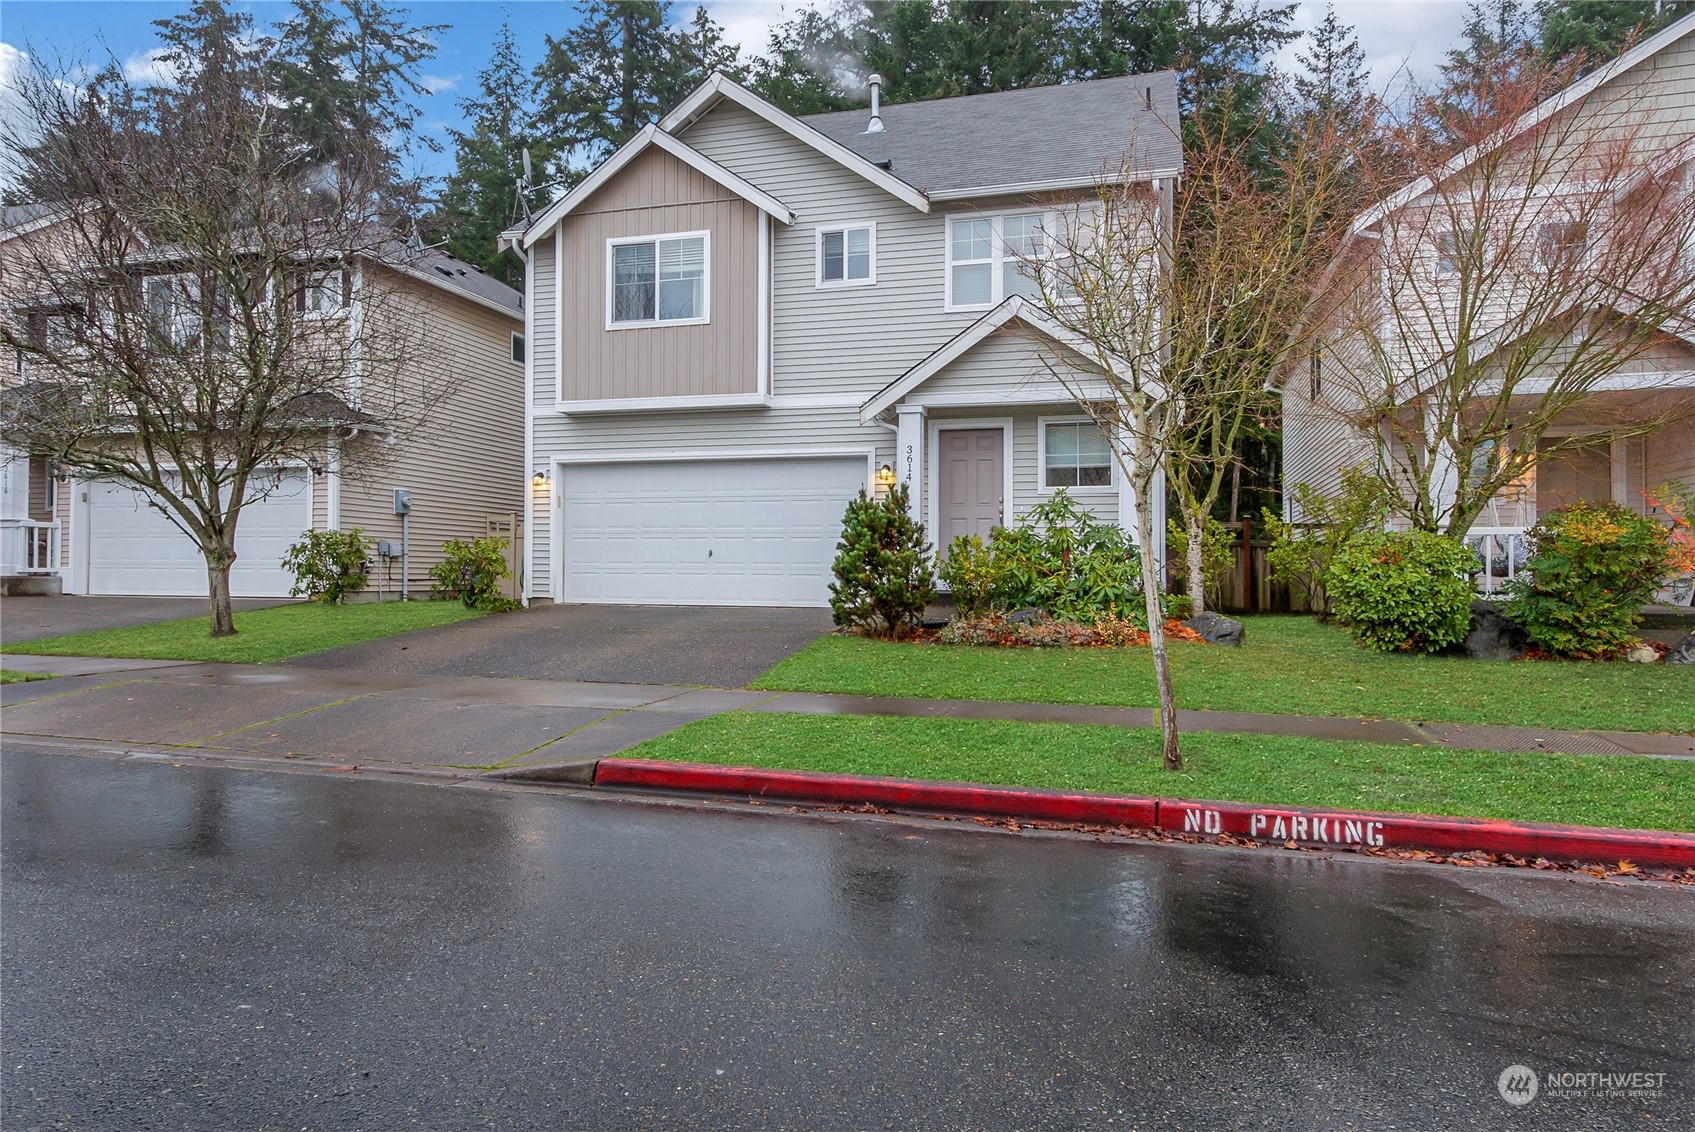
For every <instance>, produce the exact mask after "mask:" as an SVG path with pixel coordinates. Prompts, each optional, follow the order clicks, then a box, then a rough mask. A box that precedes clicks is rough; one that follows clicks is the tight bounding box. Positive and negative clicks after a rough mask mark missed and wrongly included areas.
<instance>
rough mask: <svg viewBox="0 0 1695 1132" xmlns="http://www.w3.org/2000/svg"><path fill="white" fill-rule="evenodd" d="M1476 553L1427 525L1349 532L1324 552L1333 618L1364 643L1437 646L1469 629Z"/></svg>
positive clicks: (1417, 648)
mask: <svg viewBox="0 0 1695 1132" xmlns="http://www.w3.org/2000/svg"><path fill="white" fill-rule="evenodd" d="M1477 565H1478V564H1477V556H1476V555H1475V554H1473V553H1472V552H1471V551H1470V550H1468V549H1466V547H1465V546H1464V545H1462V544H1461V543H1458V542H1456V541H1454V540H1453V539H1450V538H1443V537H1442V536H1441V535H1433V534H1430V533H1429V532H1426V531H1404V532H1399V533H1385V532H1381V531H1371V532H1367V533H1364V534H1358V535H1355V536H1354V537H1353V538H1351V539H1349V540H1348V542H1347V544H1346V545H1344V546H1343V547H1342V549H1341V550H1340V551H1338V552H1337V554H1336V556H1335V557H1334V558H1332V559H1331V560H1330V564H1329V566H1328V567H1327V568H1326V570H1325V572H1324V579H1323V584H1324V588H1325V591H1326V592H1327V593H1328V594H1329V597H1330V601H1331V606H1332V608H1333V609H1334V611H1335V614H1336V619H1337V620H1339V621H1341V622H1342V623H1343V624H1344V625H1347V626H1348V627H1349V628H1351V629H1352V630H1353V632H1354V637H1355V639H1356V640H1358V641H1359V642H1360V643H1361V644H1363V645H1365V646H1367V647H1368V648H1374V649H1383V650H1385V651H1391V650H1399V651H1402V652H1437V651H1439V650H1441V649H1445V648H1447V647H1448V646H1450V645H1455V644H1458V643H1459V642H1460V641H1463V640H1464V639H1465V635H1466V633H1468V632H1469V631H1470V630H1471V599H1472V592H1471V574H1472V573H1473V572H1474V571H1475V570H1476V569H1477Z"/></svg>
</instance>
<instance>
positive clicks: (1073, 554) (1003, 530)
mask: <svg viewBox="0 0 1695 1132" xmlns="http://www.w3.org/2000/svg"><path fill="white" fill-rule="evenodd" d="M989 553H990V556H991V559H992V568H991V571H990V573H991V576H992V578H993V585H992V599H991V604H993V605H994V606H995V607H996V608H1000V609H1018V608H1024V607H1030V606H1033V607H1035V608H1037V609H1044V610H1046V611H1047V612H1049V613H1051V614H1053V615H1054V616H1055V617H1057V618H1059V619H1060V620H1061V621H1079V622H1084V623H1087V622H1088V621H1089V620H1090V619H1091V618H1092V617H1093V616H1094V615H1095V614H1096V613H1098V612H1100V611H1103V610H1106V609H1110V608H1113V607H1121V608H1125V609H1130V608H1134V607H1135V605H1136V603H1137V602H1138V601H1140V599H1141V593H1142V560H1141V557H1140V556H1139V555H1138V554H1137V553H1136V544H1135V543H1133V542H1131V541H1130V535H1129V534H1128V533H1127V532H1126V531H1125V530H1124V529H1123V528H1122V527H1119V526H1117V525H1116V524H1113V523H1103V522H1101V521H1100V520H1098V519H1096V518H1095V517H1094V516H1093V515H1090V514H1089V513H1088V512H1087V511H1084V510H1083V509H1082V508H1081V507H1079V506H1078V505H1077V504H1076V502H1075V501H1074V500H1073V499H1072V498H1071V497H1070V496H1069V495H1067V494H1066V492H1065V490H1064V489H1063V488H1061V489H1059V490H1058V491H1055V492H1054V493H1053V495H1051V496H1049V497H1048V498H1047V499H1046V500H1044V501H1043V502H1041V503H1039V504H1037V505H1036V506H1035V507H1032V508H1030V510H1029V511H1027V512H1025V513H1024V515H1023V517H1022V518H1021V519H1020V520H1019V522H1018V525H1017V526H1014V527H997V528H995V530H994V533H993V534H991V535H990V536H989Z"/></svg>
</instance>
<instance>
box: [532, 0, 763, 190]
mask: <svg viewBox="0 0 1695 1132" xmlns="http://www.w3.org/2000/svg"><path fill="white" fill-rule="evenodd" d="M672 12H673V5H672V4H671V2H670V0H590V3H588V4H586V5H584V6H583V12H582V16H583V18H582V21H581V22H580V23H579V24H578V25H577V26H576V27H574V28H572V29H571V30H570V31H567V32H566V33H565V34H564V35H562V36H560V37H559V38H557V39H555V38H554V37H553V36H548V37H547V49H546V54H545V55H544V56H543V58H542V60H541V62H540V63H538V64H537V65H536V68H535V72H534V77H535V90H536V94H537V96H538V98H539V100H540V105H539V107H538V109H537V115H536V123H537V132H538V133H540V134H541V135H542V136H543V137H545V138H547V139H548V140H549V142H550V143H551V149H552V152H553V154H554V161H555V163H556V165H557V170H556V172H557V174H558V175H559V176H564V177H568V176H571V175H573V173H574V172H580V171H581V170H583V169H589V168H592V167H594V166H595V165H597V164H599V163H600V161H602V160H603V159H604V158H605V157H606V156H607V155H609V154H610V153H611V152H612V151H613V150H615V149H617V148H618V147H619V146H621V145H623V144H624V143H625V142H627V141H629V140H630V138H632V137H634V136H635V134H636V133H637V132H638V131H639V130H640V129H641V128H642V127H643V126H646V125H647V124H648V123H650V122H653V121H655V120H656V119H658V118H659V116H660V115H662V114H663V113H664V112H665V111H667V110H669V109H670V108H671V107H673V106H675V105H676V104H677V103H679V102H681V101H682V100H683V98H684V97H686V96H687V95H688V93H689V92H690V91H692V90H693V89H694V88H695V87H696V86H698V85H699V84H700V83H701V82H702V81H703V80H704V79H705V78H706V73H705V72H704V71H703V70H702V68H703V67H706V66H708V65H719V64H722V63H723V62H724V61H725V60H727V59H728V58H729V55H730V51H731V48H730V47H729V45H727V44H725V43H724V42H723V31H722V29H721V28H719V27H718V25H717V24H716V23H714V22H713V20H712V18H711V16H710V15H708V14H707V13H706V12H705V11H704V9H702V10H699V11H697V12H696V13H695V17H694V19H693V21H692V22H691V23H690V24H689V25H688V26H687V27H686V28H683V29H678V28H676V27H673V26H672Z"/></svg>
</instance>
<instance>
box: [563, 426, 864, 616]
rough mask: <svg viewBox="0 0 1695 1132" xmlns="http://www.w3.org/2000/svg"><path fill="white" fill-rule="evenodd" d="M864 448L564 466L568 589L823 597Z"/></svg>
mask: <svg viewBox="0 0 1695 1132" xmlns="http://www.w3.org/2000/svg"><path fill="white" fill-rule="evenodd" d="M865 485H866V459H865V457H863V456H858V457H813V458H807V459H788V458H784V459H771V460H697V461H677V462H665V463H651V464H591V465H584V466H580V467H572V466H566V467H565V468H564V470H563V472H562V473H561V476H560V490H561V494H562V497H563V499H564V523H563V541H564V547H563V549H564V558H565V561H564V593H563V598H564V600H565V601H581V602H608V603H623V604H629V605H826V604H828V603H829V600H830V592H829V588H828V587H829V584H830V580H831V575H830V564H831V562H833V561H834V560H835V557H836V543H837V541H838V540H839V539H840V538H841V529H842V511H843V510H844V509H845V508H846V506H847V504H848V501H849V500H851V499H852V498H853V497H854V494H855V493H856V492H858V491H859V490H860V489H861V488H863V487H865Z"/></svg>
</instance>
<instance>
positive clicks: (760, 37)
mask: <svg viewBox="0 0 1695 1132" xmlns="http://www.w3.org/2000/svg"><path fill="white" fill-rule="evenodd" d="M401 2H403V3H404V0H401ZM805 3H806V0H800V2H799V3H797V2H796V0H788V2H785V3H776V2H761V0H717V2H712V0H709V2H708V3H707V4H706V7H707V8H708V9H709V10H710V11H711V12H712V13H713V15H714V16H715V17H716V18H717V20H718V21H719V22H720V23H721V24H723V25H724V28H725V31H726V33H727V35H726V38H728V39H729V40H730V41H731V42H734V43H740V44H741V45H742V47H743V49H744V52H745V53H748V54H752V53H754V52H756V51H757V50H759V49H761V48H763V47H764V45H765V40H766V36H767V33H768V32H769V30H770V28H771V26H772V25H773V24H775V23H779V22H781V21H782V20H783V19H784V18H785V17H786V16H787V15H788V14H790V13H792V12H793V11H794V10H795V9H796V8H797V7H799V6H804V4H805ZM186 6H187V5H186V3H159V2H156V0H130V2H125V3H116V2H113V0H4V3H3V5H0V114H3V113H5V112H6V110H7V109H8V108H9V107H8V99H7V97H6V94H7V91H6V85H7V79H8V77H9V76H10V75H11V74H12V73H13V72H14V70H15V68H16V67H17V66H18V65H19V63H20V61H21V59H22V58H23V52H24V50H25V48H26V47H27V48H28V49H29V50H31V51H33V52H34V53H35V54H36V55H37V57H39V58H41V59H43V60H45V61H46V62H47V63H48V64H49V65H51V64H52V63H53V60H54V59H55V58H56V57H59V58H64V59H67V60H68V59H83V60H85V61H86V60H90V59H95V60H99V59H103V58H104V57H105V56H106V54H107V53H108V52H109V53H110V54H111V55H113V56H116V57H117V58H118V59H120V60H122V61H123V62H124V65H125V69H126V70H128V71H129V72H130V74H131V75H132V77H135V78H138V79H139V78H143V77H145V76H147V75H148V74H149V73H150V71H151V69H152V61H151V59H150V58H149V55H148V52H149V49H150V48H152V47H153V45H154V42H155V41H154V35H153V31H154V29H153V27H152V21H153V20H156V19H160V18H162V17H165V16H169V15H172V14H174V13H176V12H178V11H181V10H182V9H183V8H184V7H186ZM406 6H407V7H409V8H410V9H411V10H412V13H413V16H414V18H415V19H416V20H417V21H418V22H420V23H431V24H436V23H439V24H448V25H450V26H451V27H450V30H449V31H447V32H445V33H443V35H442V36H441V44H440V50H439V51H438V53H437V56H436V58H435V59H434V60H432V61H431V62H430V63H429V65H428V66H427V67H426V68H425V76H424V83H425V85H427V86H428V87H429V88H430V89H431V91H432V92H433V93H432V95H431V96H430V97H428V98H426V99H423V100H421V104H422V107H423V110H424V117H423V119H422V121H421V125H422V126H423V128H424V130H425V132H426V133H428V134H429V135H431V136H433V137H436V138H438V139H439V138H444V137H445V130H446V129H447V127H449V126H456V125H458V124H460V122H462V121H463V115H462V114H461V113H460V110H459V99H460V98H462V97H464V95H465V94H466V93H467V91H469V90H474V89H475V86H476V76H477V72H478V71H479V70H480V69H482V67H483V66H484V65H485V64H486V62H487V59H488V54H489V50H490V46H491V44H492V42H493V39H494V33H495V30H496V28H498V27H499V25H500V21H501V18H502V16H503V14H506V13H510V17H511V20H512V26H513V30H514V32H515V33H516V34H517V36H518V42H519V44H520V47H521V49H522V50H523V52H524V55H525V61H526V63H533V62H534V61H535V60H536V58H537V57H538V55H539V54H540V49H541V43H542V37H543V36H544V35H547V34H553V35H558V34H559V33H560V32H561V31H563V30H564V29H566V28H568V27H570V26H571V25H572V24H574V23H575V22H576V20H577V18H578V13H577V10H576V8H575V6H574V5H572V4H569V3H560V2H558V0H510V2H507V3H499V2H494V0H412V2H411V3H410V4H407V5H406ZM237 7H239V8H242V9H245V10H248V11H250V12H252V13H253V16H254V18H255V19H256V20H257V21H258V22H260V23H267V22H269V21H271V20H275V19H278V18H281V17H284V16H286V15H287V13H288V5H287V4H285V3H280V2H277V0H251V2H248V3H240V4H237ZM676 8H677V11H678V13H679V14H680V15H682V14H686V13H689V12H692V11H693V5H692V4H685V3H679V4H677V6H676ZM1325 8H1326V5H1325V4H1322V3H1302V4H1300V5H1298V13H1297V17H1296V18H1297V21H1298V23H1299V26H1300V27H1301V28H1302V29H1303V30H1305V29H1309V28H1311V27H1312V26H1313V25H1314V24H1316V23H1318V21H1319V20H1321V19H1323V18H1324V11H1325ZM1336 12H1337V15H1338V16H1339V17H1340V18H1341V19H1342V20H1343V22H1345V23H1350V24H1353V25H1354V27H1355V28H1356V29H1358V32H1359V38H1360V46H1361V47H1362V48H1363V49H1364V51H1365V54H1366V60H1367V63H1368V65H1369V67H1370V69H1371V74H1372V80H1373V82H1374V84H1376V85H1377V86H1378V87H1379V89H1391V88H1392V87H1393V85H1394V84H1395V83H1396V82H1397V81H1400V80H1402V79H1404V77H1405V75H1407V74H1409V73H1410V74H1411V75H1413V76H1414V77H1417V78H1421V79H1422V78H1427V77H1429V76H1430V74H1431V73H1432V72H1433V70H1434V68H1435V66H1436V64H1437V63H1438V62H1440V61H1441V59H1442V57H1443V55H1444V54H1445V53H1446V52H1447V50H1448V48H1449V47H1450V46H1451V45H1452V44H1453V43H1454V42H1455V40H1456V39H1457V37H1458V35H1459V29H1460V24H1461V22H1462V21H1463V19H1464V17H1465V4H1464V3H1463V2H1462V0H1373V2H1363V0H1343V2H1339V3H1337V4H1336ZM1299 51H1300V44H1299V43H1297V44H1295V45H1293V46H1292V47H1291V48H1290V49H1289V50H1288V51H1287V52H1286V58H1282V59H1280V60H1279V62H1280V63H1282V64H1285V65H1286V66H1288V67H1289V68H1291V69H1293V67H1294V65H1295V56H1296V55H1297V54H1299ZM450 167H451V158H450V156H449V155H448V154H445V153H444V154H440V155H433V156H432V155H428V154H426V155H424V157H423V159H422V160H421V168H420V169H419V171H420V172H422V173H425V174H429V175H441V174H444V173H446V172H447V171H448V170H449V169H450Z"/></svg>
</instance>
